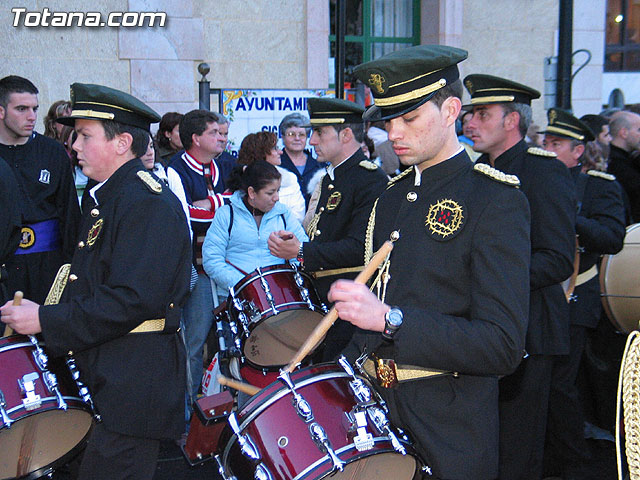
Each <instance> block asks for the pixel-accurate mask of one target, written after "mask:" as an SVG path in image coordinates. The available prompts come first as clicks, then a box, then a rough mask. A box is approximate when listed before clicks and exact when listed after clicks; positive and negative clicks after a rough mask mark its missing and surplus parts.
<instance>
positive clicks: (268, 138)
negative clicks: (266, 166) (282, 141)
mask: <svg viewBox="0 0 640 480" xmlns="http://www.w3.org/2000/svg"><path fill="white" fill-rule="evenodd" d="M281 154H282V150H280V149H279V148H278V137H276V134H275V133H273V132H258V133H250V134H249V135H247V136H246V137H244V139H243V140H242V143H241V144H240V150H239V151H238V165H247V166H248V165H252V164H253V163H255V162H257V161H259V160H266V161H267V163H270V164H271V165H274V166H275V167H276V168H277V170H278V172H280V176H281V177H282V181H281V185H280V192H279V193H280V203H282V204H284V205H285V206H287V207H288V208H289V210H291V213H292V214H293V216H294V217H295V218H296V219H297V220H298V221H299V222H302V219H303V218H304V214H305V212H306V204H305V201H304V197H303V196H302V193H301V191H300V185H299V184H298V181H297V179H296V176H295V175H294V174H293V173H291V172H290V171H289V170H286V169H284V168H282V167H281V166H280V163H281V160H280V155H281Z"/></svg>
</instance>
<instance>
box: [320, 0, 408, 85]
mask: <svg viewBox="0 0 640 480" xmlns="http://www.w3.org/2000/svg"><path fill="white" fill-rule="evenodd" d="M336 3H337V2H336V0H330V2H329V16H330V17H329V18H330V32H329V33H330V35H329V55H330V56H331V58H335V52H336V25H335V12H336ZM346 24H347V28H346V34H345V50H346V55H345V73H346V81H347V82H348V81H350V80H351V72H352V71H353V68H354V67H355V66H356V65H359V64H361V63H363V62H368V61H370V60H375V59H376V58H379V57H381V56H382V55H385V54H386V53H389V52H392V51H394V50H399V49H400V48H405V47H411V46H413V45H419V44H420V0H346ZM331 86H332V87H333V86H334V85H331Z"/></svg>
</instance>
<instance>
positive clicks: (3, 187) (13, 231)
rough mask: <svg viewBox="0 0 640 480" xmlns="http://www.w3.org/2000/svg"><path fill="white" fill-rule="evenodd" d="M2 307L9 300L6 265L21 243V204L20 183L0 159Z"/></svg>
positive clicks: (0, 295) (0, 272) (0, 303)
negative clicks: (19, 197)
mask: <svg viewBox="0 0 640 480" xmlns="http://www.w3.org/2000/svg"><path fill="white" fill-rule="evenodd" d="M0 205H2V208H1V209H0V305H4V303H5V302H6V301H7V300H9V293H8V291H7V288H6V280H7V278H6V277H7V269H6V268H5V265H4V263H5V262H6V261H7V260H8V259H9V258H11V257H12V256H13V254H14V252H15V251H16V248H18V243H19V242H20V226H21V225H22V222H21V215H20V204H19V202H18V183H17V182H16V177H15V176H14V175H13V172H12V171H11V168H10V167H9V165H7V163H6V162H5V161H4V160H3V159H2V158H0Z"/></svg>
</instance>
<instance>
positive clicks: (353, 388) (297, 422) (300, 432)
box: [218, 359, 426, 480]
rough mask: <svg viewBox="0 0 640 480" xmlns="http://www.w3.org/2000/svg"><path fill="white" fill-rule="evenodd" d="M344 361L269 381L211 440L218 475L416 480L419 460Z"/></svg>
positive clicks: (293, 479)
mask: <svg viewBox="0 0 640 480" xmlns="http://www.w3.org/2000/svg"><path fill="white" fill-rule="evenodd" d="M343 362H344V359H341V362H340V363H341V366H338V365H336V364H320V365H315V366H312V367H307V368H304V369H301V370H297V371H295V372H294V373H292V374H291V376H290V377H288V379H289V383H288V384H287V382H285V381H282V380H278V381H277V382H274V383H273V384H271V385H270V386H268V387H267V388H265V389H263V390H261V391H260V392H258V393H257V394H256V395H254V396H253V397H251V398H250V399H249V400H248V401H247V402H246V403H245V404H244V405H243V406H242V407H241V408H240V409H239V410H238V411H237V412H233V413H232V414H231V415H229V417H228V419H227V420H228V425H227V426H226V427H225V430H224V431H223V432H222V435H221V437H220V441H219V442H218V448H219V449H220V453H219V456H218V461H219V463H220V465H221V473H222V477H223V478H224V479H225V480H228V479H232V478H238V479H240V478H243V479H249V478H256V479H263V478H264V479H270V480H302V479H305V480H317V479H324V478H331V479H332V480H352V479H363V480H364V479H366V480H389V479H394V480H413V479H415V478H420V474H421V473H420V472H421V470H422V468H423V463H422V461H421V460H420V459H419V457H418V455H417V454H416V452H415V450H414V448H413V447H412V444H411V443H410V441H409V440H408V438H406V437H405V436H404V435H403V434H402V433H401V432H399V431H397V430H396V429H394V428H393V427H392V426H391V425H390V424H389V422H388V421H387V417H386V412H385V407H384V406H383V405H382V404H381V403H380V401H379V399H377V398H376V394H375V391H374V390H373V388H372V387H371V386H370V385H369V384H368V383H367V382H366V380H364V379H363V378H362V377H359V376H356V375H354V374H353V370H350V366H349V365H348V364H344V363H343ZM425 468H426V467H425Z"/></svg>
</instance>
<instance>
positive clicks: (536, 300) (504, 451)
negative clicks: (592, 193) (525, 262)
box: [464, 75, 576, 480]
mask: <svg viewBox="0 0 640 480" xmlns="http://www.w3.org/2000/svg"><path fill="white" fill-rule="evenodd" d="M464 83H465V86H466V88H467V90H468V91H469V93H470V94H471V107H472V108H473V117H472V118H471V120H470V122H469V129H470V130H471V140H473V149H474V150H476V151H479V152H482V153H483V155H482V156H481V157H480V158H478V160H477V162H478V163H484V164H489V165H491V166H492V167H495V168H498V169H500V170H502V171H504V172H505V173H509V174H513V175H517V176H518V178H519V179H520V182H521V187H520V188H521V190H522V192H524V194H525V195H526V196H527V199H528V200H529V206H530V208H531V272H530V289H531V292H530V296H531V298H530V302H531V303H530V308H529V326H528V329H527V340H526V347H525V349H526V354H527V355H526V356H525V358H524V359H523V360H522V362H521V364H520V366H519V367H518V370H517V371H516V372H515V373H514V374H512V375H510V376H507V377H505V378H503V379H501V380H500V478H501V479H504V480H515V479H521V478H539V477H540V476H541V474H542V455H543V449H544V438H545V427H546V423H547V407H548V404H549V388H550V383H551V373H552V368H553V361H554V357H555V356H557V355H567V354H568V353H569V322H568V318H569V306H568V305H567V301H566V298H565V295H564V292H563V289H562V286H561V285H560V283H561V282H563V281H564V280H566V279H567V278H569V277H570V276H571V274H572V273H573V260H574V256H575V243H576V239H575V230H574V226H575V211H576V201H575V187H574V184H573V181H572V180H571V176H570V175H569V171H568V170H567V168H566V167H565V166H564V165H563V164H562V163H561V162H559V161H558V160H557V159H556V158H555V157H556V155H555V154H554V153H550V152H546V151H544V150H542V149H540V148H535V147H531V148H529V147H527V144H526V142H525V140H524V137H525V135H526V133H527V129H528V128H529V124H530V123H531V100H532V99H535V98H538V97H540V93H539V92H538V91H536V90H534V89H533V88H530V87H527V86H525V85H521V84H519V83H516V82H513V81H511V80H507V79H503V78H498V77H493V76H490V75H469V76H467V77H466V78H465V81H464Z"/></svg>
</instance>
